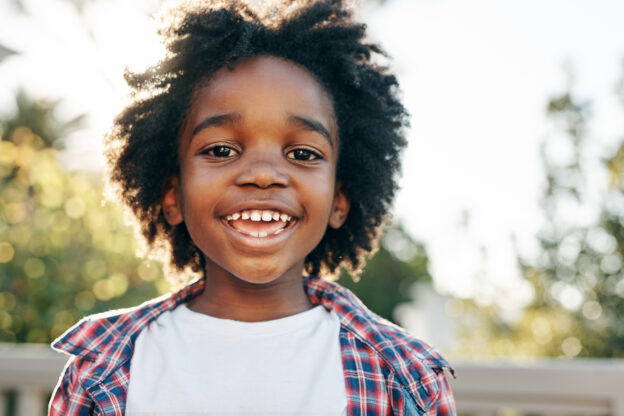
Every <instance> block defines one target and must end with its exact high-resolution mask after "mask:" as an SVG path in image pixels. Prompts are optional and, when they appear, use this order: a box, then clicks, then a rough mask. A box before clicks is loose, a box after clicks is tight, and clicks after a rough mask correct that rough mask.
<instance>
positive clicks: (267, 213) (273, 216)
mask: <svg viewBox="0 0 624 416" xmlns="http://www.w3.org/2000/svg"><path fill="white" fill-rule="evenodd" d="M239 218H240V219H243V220H252V221H255V222H258V221H265V222H269V221H283V222H288V221H290V220H291V219H292V217H291V216H290V215H288V214H284V213H283V212H279V211H275V210H268V209H265V210H260V209H250V210H244V211H239V212H235V213H233V214H230V215H228V216H227V217H225V219H226V220H227V221H233V220H237V219H239Z"/></svg>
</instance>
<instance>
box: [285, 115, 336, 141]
mask: <svg viewBox="0 0 624 416" xmlns="http://www.w3.org/2000/svg"><path fill="white" fill-rule="evenodd" d="M288 123H289V124H294V125H296V126H299V127H302V128H304V129H305V130H310V131H315V132H317V133H319V134H320V135H321V136H323V137H325V138H326V139H327V141H328V142H329V144H330V146H331V147H334V142H333V141H332V137H331V134H330V133H329V131H328V130H327V128H325V126H324V125H323V123H321V122H320V121H316V120H312V119H309V118H306V117H302V116H297V115H294V114H290V115H289V117H288Z"/></svg>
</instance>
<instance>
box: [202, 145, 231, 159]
mask: <svg viewBox="0 0 624 416" xmlns="http://www.w3.org/2000/svg"><path fill="white" fill-rule="evenodd" d="M201 154H202V155H207V156H210V157H213V158H217V159H225V158H228V157H233V156H236V155H238V151H237V150H235V149H233V148H231V147H230V146H225V145H222V144H219V145H216V146H211V147H208V148H206V149H204V150H202V151H201Z"/></svg>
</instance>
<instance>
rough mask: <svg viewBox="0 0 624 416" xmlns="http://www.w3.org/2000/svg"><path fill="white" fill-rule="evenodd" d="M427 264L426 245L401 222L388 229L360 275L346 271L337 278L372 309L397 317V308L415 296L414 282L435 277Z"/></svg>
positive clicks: (387, 317) (381, 314)
mask: <svg viewBox="0 0 624 416" xmlns="http://www.w3.org/2000/svg"><path fill="white" fill-rule="evenodd" d="M428 265H429V258H428V257H427V253H426V251H425V248H424V246H423V245H422V244H420V243H418V242H416V241H414V239H413V238H412V237H411V236H409V235H408V234H407V233H406V232H405V230H404V229H403V227H402V226H401V225H400V224H399V225H395V226H391V227H389V228H387V229H386V232H385V235H384V237H383V238H382V241H381V246H380V247H379V251H377V253H376V254H375V256H374V257H373V258H372V259H370V260H369V261H368V263H367V264H366V267H365V268H364V271H363V273H362V276H361V278H360V279H357V280H354V279H352V278H351V276H349V275H347V274H346V273H343V274H342V275H341V276H340V279H339V280H338V282H339V283H340V284H342V285H343V286H345V287H347V288H349V289H351V290H352V291H353V292H354V293H355V294H356V295H357V296H358V297H359V298H360V299H361V300H362V302H363V303H364V304H365V305H366V306H367V307H368V308H369V309H371V310H372V311H374V312H375V313H377V314H378V315H380V316H382V317H384V318H386V319H388V320H390V321H394V319H393V316H392V313H393V311H394V308H395V307H396V306H397V305H398V304H400V303H403V302H409V301H410V300H412V299H411V296H410V288H411V286H412V285H413V284H414V283H416V282H422V281H427V282H429V281H431V280H432V279H431V275H430V274H429V271H428Z"/></svg>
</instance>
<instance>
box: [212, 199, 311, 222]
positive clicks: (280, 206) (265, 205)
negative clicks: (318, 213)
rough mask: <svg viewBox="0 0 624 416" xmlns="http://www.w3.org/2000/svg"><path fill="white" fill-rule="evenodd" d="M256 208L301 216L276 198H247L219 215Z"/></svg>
mask: <svg viewBox="0 0 624 416" xmlns="http://www.w3.org/2000/svg"><path fill="white" fill-rule="evenodd" d="M254 209H258V210H273V211H279V212H281V213H284V214H287V215H290V216H291V217H293V218H299V217H300V215H299V214H297V212H296V210H295V209H294V208H293V207H291V206H288V205H286V204H284V203H283V202H280V201H275V200H266V201H254V200H247V201H245V202H241V203H238V204H234V205H232V206H229V207H228V208H227V210H224V212H223V214H220V215H219V217H226V216H228V215H232V214H233V213H235V212H241V211H250V210H254Z"/></svg>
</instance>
